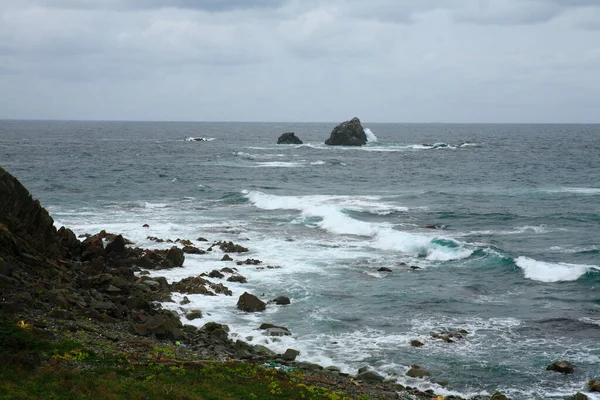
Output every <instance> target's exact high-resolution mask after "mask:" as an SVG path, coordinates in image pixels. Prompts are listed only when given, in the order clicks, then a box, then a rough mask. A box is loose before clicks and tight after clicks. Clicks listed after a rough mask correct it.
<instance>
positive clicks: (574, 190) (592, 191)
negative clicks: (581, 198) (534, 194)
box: [545, 187, 600, 195]
mask: <svg viewBox="0 0 600 400" xmlns="http://www.w3.org/2000/svg"><path fill="white" fill-rule="evenodd" d="M545 192H548V193H571V194H585V195H598V194H600V188H592V187H562V188H555V189H546V190H545Z"/></svg>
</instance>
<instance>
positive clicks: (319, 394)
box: [0, 321, 351, 400]
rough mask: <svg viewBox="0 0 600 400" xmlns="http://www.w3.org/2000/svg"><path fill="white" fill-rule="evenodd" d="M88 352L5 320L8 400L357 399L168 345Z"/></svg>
mask: <svg viewBox="0 0 600 400" xmlns="http://www.w3.org/2000/svg"><path fill="white" fill-rule="evenodd" d="M69 337H70V336H69ZM88 346H89V343H83V342H79V341H77V340H72V339H63V340H62V341H60V342H50V341H47V340H43V339H40V338H38V337H37V336H36V335H35V334H34V331H33V330H32V328H31V326H29V325H27V324H23V323H20V324H16V323H14V322H10V321H0V399H7V400H8V399H11V400H13V399H45V400H46V399H57V400H58V399H60V400H63V399H64V400H68V399H73V400H75V399H77V400H79V399H94V400H95V399H127V400H136V399H140V400H142V399H143V400H149V399H161V400H162V399H179V400H183V399H206V400H211V399H250V400H252V399H261V400H268V399H329V400H342V399H350V398H351V397H350V396H346V395H344V394H342V393H334V392H331V391H328V390H327V389H324V388H322V387H318V386H312V385H310V384H306V383H303V382H306V381H305V380H303V375H302V374H300V373H297V372H292V373H284V372H281V371H277V370H275V369H272V368H264V367H261V366H259V365H256V364H250V363H243V362H226V363H222V362H196V361H192V360H173V358H174V356H175V351H174V350H172V349H170V348H169V347H166V346H165V347H155V348H153V349H148V352H149V354H143V355H142V354H140V353H135V354H130V353H122V352H119V350H118V345H116V344H115V345H114V347H111V346H110V345H105V346H104V347H103V348H102V347H99V346H97V345H92V346H91V347H88ZM92 348H93V349H92ZM98 348H102V351H101V352H99V353H97V350H98Z"/></svg>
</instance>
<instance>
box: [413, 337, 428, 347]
mask: <svg viewBox="0 0 600 400" xmlns="http://www.w3.org/2000/svg"><path fill="white" fill-rule="evenodd" d="M410 345H411V346H413V347H421V346H425V343H423V342H421V341H420V340H417V339H415V340H412V341H411V342H410Z"/></svg>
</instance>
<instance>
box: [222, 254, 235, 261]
mask: <svg viewBox="0 0 600 400" xmlns="http://www.w3.org/2000/svg"><path fill="white" fill-rule="evenodd" d="M221 261H233V258H231V257H229V254H225V255H224V256H223V258H221Z"/></svg>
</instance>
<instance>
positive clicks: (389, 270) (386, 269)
mask: <svg viewBox="0 0 600 400" xmlns="http://www.w3.org/2000/svg"><path fill="white" fill-rule="evenodd" d="M377 272H392V270H391V269H389V268H386V267H381V268H379V269H378V270H377Z"/></svg>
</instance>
